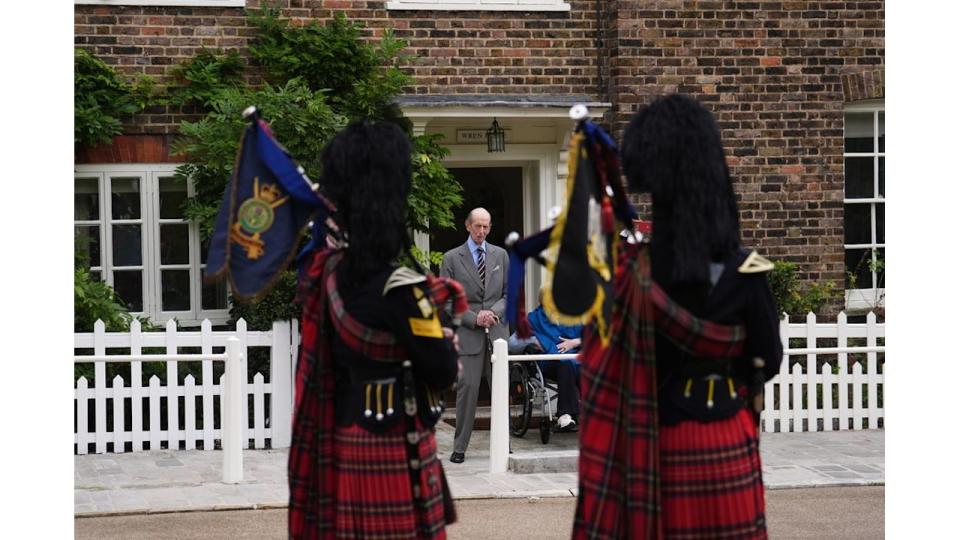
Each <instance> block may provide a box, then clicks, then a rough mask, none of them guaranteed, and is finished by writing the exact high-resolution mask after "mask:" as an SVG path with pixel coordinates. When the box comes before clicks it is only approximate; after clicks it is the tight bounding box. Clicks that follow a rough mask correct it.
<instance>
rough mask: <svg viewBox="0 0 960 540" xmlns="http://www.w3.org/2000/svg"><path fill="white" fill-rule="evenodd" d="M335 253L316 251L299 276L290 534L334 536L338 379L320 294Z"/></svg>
mask: <svg viewBox="0 0 960 540" xmlns="http://www.w3.org/2000/svg"><path fill="white" fill-rule="evenodd" d="M331 253H332V252H330V251H321V252H318V253H316V254H314V255H313V260H312V261H309V262H308V263H306V264H307V266H306V271H305V272H304V274H303V275H302V276H301V280H300V291H299V297H300V303H301V305H302V306H303V314H302V315H301V318H300V335H301V341H300V358H299V361H298V362H297V375H296V394H295V396H296V398H295V403H294V411H295V412H294V416H293V433H292V435H291V440H290V454H289V457H288V460H287V482H288V483H289V486H290V506H289V509H288V512H287V517H288V523H287V527H288V532H289V534H290V537H291V538H303V539H318V538H333V537H334V528H333V527H334V516H335V513H334V512H335V509H334V505H333V502H334V501H333V499H334V494H335V492H336V491H335V489H336V477H335V475H334V468H333V431H334V424H335V422H334V411H333V398H334V380H333V363H332V362H331V361H330V341H329V339H327V338H326V336H324V331H325V326H326V318H327V309H326V298H325V296H324V295H322V294H320V289H321V287H320V284H321V283H322V276H323V271H324V267H325V263H326V262H327V259H328V257H329V255H330V254H331Z"/></svg>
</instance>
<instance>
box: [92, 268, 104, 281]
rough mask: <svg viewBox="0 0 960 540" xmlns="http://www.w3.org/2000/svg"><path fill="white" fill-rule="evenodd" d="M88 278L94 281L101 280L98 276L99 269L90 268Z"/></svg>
mask: <svg viewBox="0 0 960 540" xmlns="http://www.w3.org/2000/svg"><path fill="white" fill-rule="evenodd" d="M90 279H92V280H94V281H100V280H102V279H103V278H102V277H100V271H99V270H91V271H90Z"/></svg>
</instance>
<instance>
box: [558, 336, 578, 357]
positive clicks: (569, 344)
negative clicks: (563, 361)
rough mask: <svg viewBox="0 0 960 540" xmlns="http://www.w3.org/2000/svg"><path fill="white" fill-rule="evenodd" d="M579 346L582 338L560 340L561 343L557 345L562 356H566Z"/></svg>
mask: <svg viewBox="0 0 960 540" xmlns="http://www.w3.org/2000/svg"><path fill="white" fill-rule="evenodd" d="M579 346H580V338H573V339H567V338H560V343H558V344H557V350H558V351H560V354H566V353H568V352H570V351H572V350H573V349H576V348H577V347H579Z"/></svg>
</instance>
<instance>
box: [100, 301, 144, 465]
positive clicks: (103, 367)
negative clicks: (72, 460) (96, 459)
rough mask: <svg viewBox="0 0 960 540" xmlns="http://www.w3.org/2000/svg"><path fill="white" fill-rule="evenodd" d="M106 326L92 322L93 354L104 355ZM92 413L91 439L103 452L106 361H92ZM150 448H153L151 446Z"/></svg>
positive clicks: (104, 450)
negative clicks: (92, 432)
mask: <svg viewBox="0 0 960 540" xmlns="http://www.w3.org/2000/svg"><path fill="white" fill-rule="evenodd" d="M106 342H107V336H106V326H105V325H104V324H103V321H101V320H100V319H97V322H95V323H93V354H95V355H96V356H104V355H106V354H107V345H106ZM93 414H94V426H95V427H96V432H95V433H94V434H93V440H94V441H95V442H96V452H97V453H98V454H104V453H106V451H107V363H106V362H94V363H93ZM151 450H153V449H152V448H151Z"/></svg>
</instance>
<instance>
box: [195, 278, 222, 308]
mask: <svg viewBox="0 0 960 540" xmlns="http://www.w3.org/2000/svg"><path fill="white" fill-rule="evenodd" d="M202 296H203V299H202V301H201V305H202V307H203V309H227V280H225V279H221V280H220V281H218V282H216V283H210V284H207V283H204V285H203V292H202Z"/></svg>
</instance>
